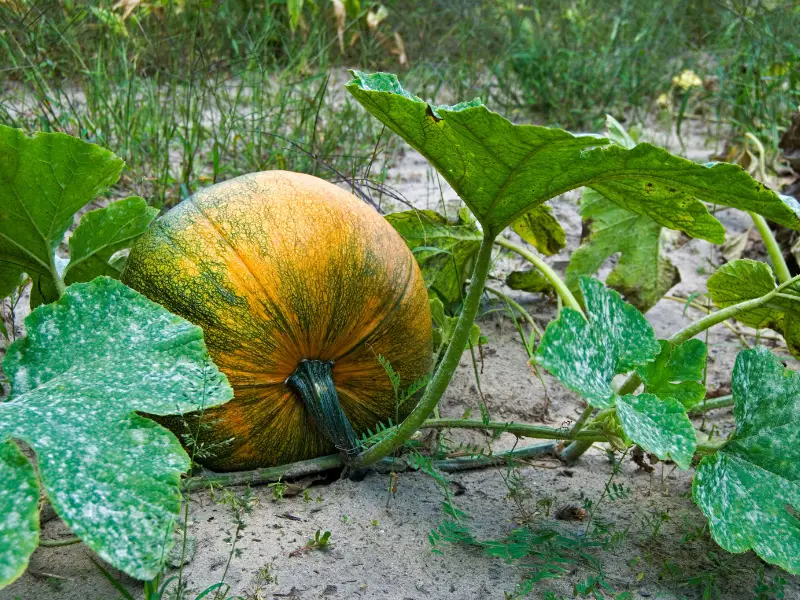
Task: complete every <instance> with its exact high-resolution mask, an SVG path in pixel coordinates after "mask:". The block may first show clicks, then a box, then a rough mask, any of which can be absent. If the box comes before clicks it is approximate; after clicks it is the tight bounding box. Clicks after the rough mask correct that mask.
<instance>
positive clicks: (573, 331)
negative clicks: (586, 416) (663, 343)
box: [535, 277, 661, 408]
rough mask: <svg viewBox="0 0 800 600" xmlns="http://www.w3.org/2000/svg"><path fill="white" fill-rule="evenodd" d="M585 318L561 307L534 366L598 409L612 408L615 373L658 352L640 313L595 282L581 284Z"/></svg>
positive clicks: (548, 329) (548, 328) (644, 360)
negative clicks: (555, 378) (586, 317)
mask: <svg viewBox="0 0 800 600" xmlns="http://www.w3.org/2000/svg"><path fill="white" fill-rule="evenodd" d="M580 287H581V291H582V292H583V298H584V302H585V304H586V314H587V315H588V318H589V320H588V321H587V320H586V319H584V318H583V316H582V315H581V314H580V313H578V312H576V311H574V310H572V309H570V308H564V309H563V310H562V311H561V315H560V316H559V318H558V319H557V320H555V321H551V322H550V324H549V325H548V326H547V330H546V331H545V332H544V336H543V337H542V341H541V343H540V344H539V348H538V349H537V351H536V357H535V359H536V362H537V363H539V364H540V365H542V366H543V367H544V368H545V369H547V370H548V371H550V373H552V374H553V375H555V377H557V378H558V380H559V381H561V383H563V384H564V385H565V386H567V387H568V388H569V389H571V390H573V391H575V392H577V393H579V394H580V395H581V396H583V397H584V398H585V399H586V401H587V402H589V403H590V404H592V405H593V406H597V407H599V408H607V407H610V406H612V405H613V404H614V402H615V399H616V394H615V392H614V390H613V389H612V388H611V380H612V379H613V378H614V376H615V375H617V374H620V373H626V372H628V371H630V370H632V369H633V368H634V367H636V366H638V365H642V364H645V363H648V362H650V361H652V360H653V359H655V358H656V356H657V355H658V353H659V352H660V350H661V347H660V346H659V344H658V342H657V341H656V338H655V334H654V333H653V328H652V327H651V326H650V324H649V323H648V322H647V320H646V319H645V318H644V316H643V315H642V313H640V312H639V311H638V310H636V309H635V308H634V307H633V306H631V305H629V304H626V303H625V302H624V301H623V300H622V298H621V297H620V295H619V294H618V293H617V292H615V291H614V290H610V289H608V288H606V287H605V286H604V285H603V284H602V283H600V282H599V281H597V280H596V279H590V278H589V277H582V278H581V280H580Z"/></svg>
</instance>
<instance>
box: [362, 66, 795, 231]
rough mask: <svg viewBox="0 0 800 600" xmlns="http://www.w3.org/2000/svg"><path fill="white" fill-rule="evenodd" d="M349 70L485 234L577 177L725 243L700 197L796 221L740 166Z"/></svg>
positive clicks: (368, 102)
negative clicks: (429, 94) (524, 121)
mask: <svg viewBox="0 0 800 600" xmlns="http://www.w3.org/2000/svg"><path fill="white" fill-rule="evenodd" d="M351 73H352V74H353V77H354V79H353V80H351V81H350V82H349V83H348V84H347V89H348V90H349V91H350V93H352V94H353V96H354V97H355V98H356V100H358V102H360V103H361V104H362V105H363V106H364V107H365V108H366V109H367V110H368V111H369V112H370V113H372V114H373V115H374V116H375V117H377V118H378V119H379V120H380V121H381V122H383V123H384V124H385V125H386V126H388V127H389V128H390V129H392V130H393V131H394V132H395V133H397V134H398V135H400V136H401V137H402V138H403V139H404V140H406V142H408V143H409V144H410V145H411V146H412V147H413V148H415V149H416V150H418V151H419V152H420V153H422V154H423V156H425V158H427V159H428V161H430V162H431V164H433V166H434V167H435V168H436V169H437V170H438V171H439V172H440V173H441V174H442V176H443V177H444V178H445V179H446V180H447V182H448V183H449V184H450V185H451V186H452V187H453V189H454V190H455V191H456V193H458V195H459V196H460V197H461V199H462V200H463V201H464V202H465V203H466V205H467V206H468V207H469V208H470V210H471V211H472V212H473V214H474V215H475V217H476V218H477V219H478V221H480V223H481V224H482V225H483V228H484V230H485V231H486V232H487V233H489V234H497V233H499V232H500V231H501V230H502V229H504V228H505V227H506V226H507V225H510V224H511V223H513V222H514V221H515V220H516V219H517V218H519V217H520V216H522V215H523V214H524V213H526V212H528V211H529V210H531V209H532V208H535V207H536V206H539V205H540V204H542V203H543V202H545V201H547V200H549V199H551V198H553V197H555V196H558V195H559V194H563V193H564V192H566V191H569V190H571V189H575V188H578V187H581V186H589V187H592V188H594V189H595V190H597V191H598V192H600V193H601V194H602V195H603V196H605V197H606V198H608V199H609V200H611V201H612V202H614V203H615V204H618V205H619V206H621V207H622V208H626V209H628V210H631V211H633V212H635V213H637V214H640V215H646V216H649V217H650V218H652V219H653V220H655V221H657V222H658V223H660V224H661V225H663V226H665V227H670V228H672V229H679V230H681V231H685V232H686V233H687V234H689V235H691V236H693V237H701V238H704V239H708V240H710V241H712V242H715V243H720V244H721V243H722V242H723V241H724V238H725V230H724V228H723V227H722V225H721V224H720V223H719V222H718V221H717V220H716V219H715V218H714V217H712V216H711V215H710V214H709V213H708V211H707V210H706V208H705V206H704V205H703V204H702V202H701V200H702V201H707V202H714V203H716V204H721V205H725V206H732V207H734V208H742V209H744V210H752V211H755V212H758V213H760V214H762V215H764V216H765V217H767V218H769V219H772V220H773V221H775V222H778V223H781V224H783V225H786V226H787V227H790V228H792V229H797V228H799V227H800V218H798V211H800V206H799V205H798V204H797V202H795V201H791V200H788V199H784V198H781V197H779V196H778V195H776V194H775V193H774V192H772V191H770V190H769V189H767V188H766V187H764V186H763V185H762V184H760V183H758V182H756V181H755V180H754V179H752V178H751V177H750V176H749V175H747V173H745V171H744V170H742V169H741V168H740V167H739V166H736V165H730V164H717V165H714V166H711V167H707V166H701V165H697V164H695V163H693V162H691V161H688V160H685V159H682V158H678V157H677V156H673V155H671V154H670V153H669V152H667V151H666V150H663V149H661V148H657V147H655V146H651V145H650V144H639V145H638V146H636V147H635V148H632V149H631V150H627V149H625V148H621V147H619V146H609V147H605V148H603V147H601V146H605V145H606V144H607V143H608V141H607V140H606V139H605V138H598V137H594V136H589V135H584V136H574V135H572V134H570V133H567V132H566V131H562V130H559V129H548V128H546V127H536V126H532V125H513V124H512V123H510V122H509V121H507V120H506V119H504V118H503V117H501V116H500V115H498V114H496V113H493V112H491V111H490V110H488V109H487V108H486V107H485V106H483V105H482V104H481V102H480V100H473V101H471V102H464V103H461V104H457V105H455V106H435V105H430V104H428V103H426V102H424V101H422V100H421V99H419V98H417V97H416V96H414V95H413V94H410V93H409V92H407V91H405V90H404V89H403V88H402V86H401V85H400V83H399V81H398V80H397V77H396V76H394V75H391V74H388V73H375V74H372V75H369V74H366V73H362V72H360V71H351Z"/></svg>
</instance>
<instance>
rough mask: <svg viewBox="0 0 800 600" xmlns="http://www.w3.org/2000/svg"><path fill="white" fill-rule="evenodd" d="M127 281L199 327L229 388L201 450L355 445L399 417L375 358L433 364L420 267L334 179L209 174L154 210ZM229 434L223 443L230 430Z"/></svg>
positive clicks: (406, 375)
mask: <svg viewBox="0 0 800 600" xmlns="http://www.w3.org/2000/svg"><path fill="white" fill-rule="evenodd" d="M122 281H123V282H124V283H126V284H127V285H129V286H131V287H132V288H134V289H136V290H138V291H139V292H141V293H142V294H144V295H145V296H147V297H149V298H150V299H152V300H154V301H156V302H159V303H161V304H162V305H164V306H165V307H166V308H168V309H169V310H170V311H172V312H174V313H176V314H178V315H181V316H183V317H184V318H186V319H188V320H189V321H191V322H193V323H195V324H197V325H199V326H200V327H202V328H203V331H204V333H205V340H206V345H207V346H208V349H209V352H210V354H211V357H212V359H213V360H214V362H215V363H216V364H217V365H218V366H219V368H220V369H221V370H222V371H223V372H224V373H225V374H226V375H227V377H228V380H229V381H230V384H231V386H232V387H233V389H234V399H233V400H232V401H230V402H229V403H227V404H225V405H223V406H220V407H218V408H214V409H209V410H208V411H205V412H204V413H203V414H202V415H199V414H197V413H195V414H193V415H189V416H188V418H182V417H173V418H167V419H164V420H162V422H163V423H164V424H165V425H167V426H168V427H170V428H171V429H173V431H175V432H176V433H179V434H180V433H185V431H186V430H185V427H186V425H187V424H188V425H189V427H190V428H191V429H192V430H195V429H196V428H195V427H192V424H193V423H194V424H196V423H197V419H198V418H202V420H203V422H204V423H205V427H203V428H200V429H198V430H197V431H199V437H200V439H199V440H198V441H199V443H200V444H202V445H204V446H205V447H206V448H209V447H213V456H212V457H210V458H205V459H201V462H203V463H204V464H206V465H207V466H209V467H210V468H212V469H215V470H241V469H252V468H256V467H266V466H273V465H278V464H284V463H288V462H292V461H296V460H302V459H307V458H312V457H316V456H321V455H324V454H327V453H331V452H333V451H335V450H336V449H337V448H338V449H339V450H343V451H346V452H350V453H352V452H357V448H356V444H355V436H356V435H358V434H359V433H361V432H363V431H365V430H366V429H367V428H369V427H374V425H375V424H376V423H378V422H384V423H385V422H387V421H388V420H389V419H392V420H395V419H398V418H402V417H403V416H404V415H405V414H406V413H407V412H408V411H409V410H410V409H411V408H413V407H412V406H410V405H411V404H412V403H411V402H409V403H407V404H408V406H402V407H397V406H396V401H395V395H394V392H393V389H392V385H391V382H390V381H389V379H388V377H387V375H386V372H385V370H384V369H383V367H382V366H381V364H380V362H379V361H378V356H383V357H384V358H386V359H387V360H388V361H389V362H390V364H391V365H392V367H393V368H394V369H395V371H397V372H398V373H399V374H400V375H401V377H402V379H403V385H407V384H408V383H410V382H411V381H414V380H416V379H418V378H420V377H422V376H424V375H425V374H426V373H427V372H428V370H429V368H430V362H431V318H430V310H429V308H428V299H427V293H426V289H425V285H424V282H423V280H422V276H421V274H420V271H419V268H418V267H417V264H416V261H415V260H414V257H413V256H412V254H411V252H410V251H409V250H408V248H407V246H406V244H405V243H404V242H403V240H402V238H401V237H400V236H399V235H398V234H397V233H396V232H395V230H394V229H393V228H392V227H391V226H390V225H389V224H388V223H387V222H386V221H385V220H384V219H383V218H382V217H381V216H380V215H379V214H378V213H377V212H375V210H373V209H372V208H371V207H369V206H367V205H366V204H364V203H363V202H361V201H359V200H358V199H357V198H355V197H354V196H353V195H351V194H349V193H347V192H345V191H344V190H342V189H340V188H338V187H336V186H335V185H333V184H331V183H328V182H326V181H323V180H321V179H318V178H316V177H312V176H309V175H303V174H299V173H290V172H284V171H268V172H263V173H254V174H250V175H244V176H242V177H238V178H236V179H233V180H230V181H227V182H225V183H220V184H217V185H213V186H211V187H208V188H205V189H204V190H202V191H200V192H198V193H197V194H195V195H194V196H193V197H191V198H189V199H188V200H186V201H184V202H182V203H181V204H179V205H178V206H176V207H175V208H174V209H172V210H171V211H169V212H168V213H167V214H166V215H164V216H163V217H161V218H160V219H158V220H157V221H156V222H155V223H154V225H153V226H152V227H151V229H150V230H149V231H148V232H147V233H146V234H145V235H144V236H142V237H141V238H140V239H139V240H138V241H137V243H136V245H135V247H134V248H133V250H132V251H131V253H130V256H129V258H128V263H127V266H126V268H125V272H124V273H123V276H122ZM229 440H230V441H229Z"/></svg>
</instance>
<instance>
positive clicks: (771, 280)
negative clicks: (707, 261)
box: [707, 258, 800, 357]
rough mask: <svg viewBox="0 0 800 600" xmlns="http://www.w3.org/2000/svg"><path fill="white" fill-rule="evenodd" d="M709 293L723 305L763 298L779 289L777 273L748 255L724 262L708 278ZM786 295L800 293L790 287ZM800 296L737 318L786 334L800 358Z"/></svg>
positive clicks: (749, 323)
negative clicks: (799, 318)
mask: <svg viewBox="0 0 800 600" xmlns="http://www.w3.org/2000/svg"><path fill="white" fill-rule="evenodd" d="M707 285H708V292H709V294H710V295H711V299H712V300H713V301H714V304H716V305H717V306H719V307H720V308H725V307H727V306H732V305H734V304H739V303H740V302H744V301H746V300H752V299H754V298H760V297H761V296H764V295H766V294H768V293H769V292H771V291H773V290H774V289H775V288H776V285H775V276H774V275H773V274H772V269H771V268H770V267H769V265H767V264H766V263H762V262H759V261H755V260H750V259H747V258H742V259H739V260H734V261H731V262H729V263H727V264H724V265H722V266H721V267H720V268H719V269H718V270H717V272H716V273H714V274H713V275H712V276H711V277H709V278H708V282H707ZM785 293H786V294H793V293H795V294H796V292H795V291H794V290H793V289H791V288H789V289H787V290H786V291H785ZM798 312H800V296H798V297H797V300H794V301H792V300H790V299H788V298H776V299H775V300H774V301H773V302H771V303H769V304H767V305H765V306H761V307H759V308H756V309H754V310H751V311H748V312H745V313H740V314H738V315H736V320H738V321H740V322H742V323H744V324H745V325H748V326H750V327H755V328H756V329H760V328H763V327H769V328H770V329H774V330H776V331H779V332H781V333H783V337H784V339H785V340H786V345H787V346H788V347H789V351H790V352H791V353H792V354H793V355H794V356H795V357H800V331H799V330H798V328H800V322H799V321H800V320H798V317H797V315H798Z"/></svg>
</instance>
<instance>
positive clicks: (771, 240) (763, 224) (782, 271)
mask: <svg viewBox="0 0 800 600" xmlns="http://www.w3.org/2000/svg"><path fill="white" fill-rule="evenodd" d="M744 136H745V151H747V146H748V145H749V143H750V142H752V143H753V145H754V146H755V147H756V149H757V150H758V169H759V175H760V176H761V183H766V181H767V167H766V160H767V155H766V152H765V151H764V144H762V143H761V140H759V139H758V138H757V137H756V136H755V135H753V134H752V133H750V132H749V131H748V132H746V133H745V134H744ZM749 214H750V218H751V219H753V223H754V224H755V226H756V229H758V233H759V234H761V239H762V240H763V241H764V246H766V248H767V254H769V257H770V259H771V260H772V266H773V267H774V268H775V275H776V276H777V277H778V281H779V282H780V283H786V282H787V281H789V280H790V279H791V278H792V275H791V274H790V273H789V267H787V266H786V260H784V258H783V252H781V247H780V246H779V245H778V242H777V240H776V239H775V234H773V233H772V229H770V227H769V225H768V224H767V221H766V219H765V218H764V217H762V216H761V215H759V214H756V213H754V212H750V213H749Z"/></svg>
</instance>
